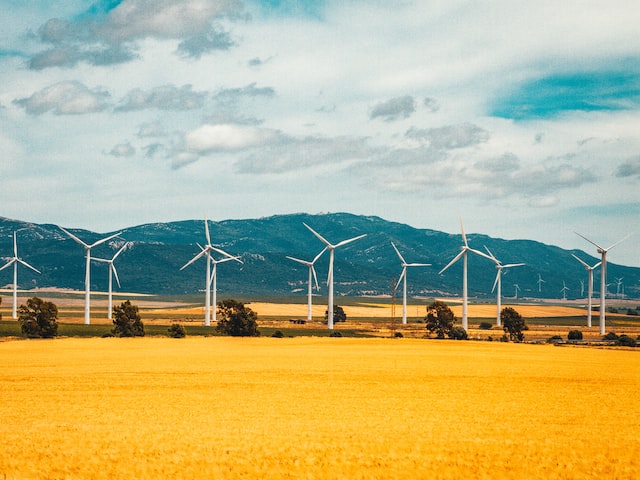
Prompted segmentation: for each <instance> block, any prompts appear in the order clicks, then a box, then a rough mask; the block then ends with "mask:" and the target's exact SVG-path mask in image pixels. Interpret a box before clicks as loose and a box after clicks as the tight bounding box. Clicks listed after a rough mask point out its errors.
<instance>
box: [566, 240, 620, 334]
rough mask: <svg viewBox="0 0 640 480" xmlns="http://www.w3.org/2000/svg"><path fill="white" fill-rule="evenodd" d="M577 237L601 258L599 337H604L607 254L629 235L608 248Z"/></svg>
mask: <svg viewBox="0 0 640 480" xmlns="http://www.w3.org/2000/svg"><path fill="white" fill-rule="evenodd" d="M575 234H576V235H578V236H579V237H582V238H584V239H585V240H586V241H587V242H589V243H590V244H591V245H594V246H595V247H596V248H597V249H598V250H597V251H598V253H599V254H600V255H601V256H602V260H601V267H600V272H601V273H600V335H604V333H605V323H606V306H605V303H606V298H605V297H606V296H607V252H608V251H609V250H611V249H612V248H613V247H615V246H616V245H618V244H619V243H622V242H624V241H625V240H626V239H627V238H629V237H630V235H627V236H626V237H624V238H623V239H622V240H619V241H617V242H616V243H614V244H613V245H611V246H610V247H608V248H604V247H601V246H600V245H598V244H597V243H595V242H592V241H591V240H589V239H588V238H587V237H585V236H584V235H581V234H579V233H578V232H575Z"/></svg>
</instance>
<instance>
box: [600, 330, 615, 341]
mask: <svg viewBox="0 0 640 480" xmlns="http://www.w3.org/2000/svg"><path fill="white" fill-rule="evenodd" d="M602 339H603V340H607V341H609V342H615V341H616V340H618V335H616V334H615V333H614V332H609V333H607V334H606V335H605V336H604V337H602Z"/></svg>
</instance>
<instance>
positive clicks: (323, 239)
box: [302, 222, 333, 247]
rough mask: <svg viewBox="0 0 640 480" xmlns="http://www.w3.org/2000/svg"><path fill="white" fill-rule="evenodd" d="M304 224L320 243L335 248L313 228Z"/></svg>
mask: <svg viewBox="0 0 640 480" xmlns="http://www.w3.org/2000/svg"><path fill="white" fill-rule="evenodd" d="M302 224H303V225H304V226H305V227H307V228H308V229H309V230H310V231H311V233H313V234H314V235H315V236H316V237H318V238H319V239H320V241H321V242H322V243H324V244H325V245H326V246H327V247H333V245H331V244H330V243H329V242H328V241H327V240H326V239H325V238H324V237H323V236H322V235H320V234H319V233H318V232H316V231H315V230H314V229H313V228H311V227H310V226H309V225H307V224H306V223H304V222H302Z"/></svg>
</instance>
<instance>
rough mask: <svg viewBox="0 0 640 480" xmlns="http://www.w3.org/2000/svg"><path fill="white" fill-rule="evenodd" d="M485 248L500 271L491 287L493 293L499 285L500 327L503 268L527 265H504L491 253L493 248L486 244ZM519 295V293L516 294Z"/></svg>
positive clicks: (497, 323) (497, 314) (497, 297)
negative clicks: (490, 248)
mask: <svg viewBox="0 0 640 480" xmlns="http://www.w3.org/2000/svg"><path fill="white" fill-rule="evenodd" d="M484 249H485V250H486V251H487V253H488V254H489V257H490V258H491V260H493V262H494V263H495V264H496V270H498V272H497V273H496V279H495V280H494V282H493V288H492V289H491V292H492V293H493V291H494V290H495V289H496V286H497V287H498V290H497V291H496V310H497V313H496V325H497V326H498V327H499V326H500V310H501V306H502V305H501V300H502V292H501V290H502V270H504V269H505V268H512V267H522V266H523V265H525V264H524V263H508V264H506V265H502V263H501V262H500V260H498V259H497V258H496V257H495V255H494V254H493V253H491V250H489V249H488V248H487V246H486V245H485V246H484ZM516 296H517V294H516Z"/></svg>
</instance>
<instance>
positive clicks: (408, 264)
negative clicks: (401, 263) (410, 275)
mask: <svg viewBox="0 0 640 480" xmlns="http://www.w3.org/2000/svg"><path fill="white" fill-rule="evenodd" d="M405 266H406V267H430V266H431V264H430V263H407V264H405Z"/></svg>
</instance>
